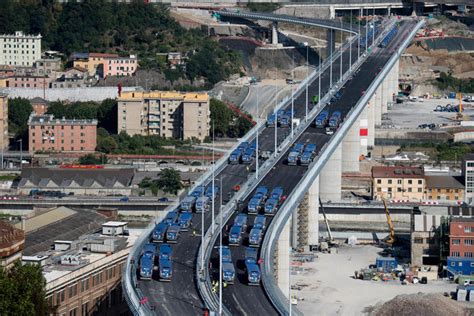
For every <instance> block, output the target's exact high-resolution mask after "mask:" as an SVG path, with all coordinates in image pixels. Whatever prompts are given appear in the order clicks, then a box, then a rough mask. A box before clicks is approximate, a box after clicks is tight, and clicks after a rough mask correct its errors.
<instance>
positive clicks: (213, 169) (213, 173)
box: [211, 122, 216, 235]
mask: <svg viewBox="0 0 474 316" xmlns="http://www.w3.org/2000/svg"><path fill="white" fill-rule="evenodd" d="M214 135H215V129H214V122H212V184H211V186H212V187H211V188H212V214H211V216H212V219H211V233H212V235H214V209H215V204H216V199H215V197H216V196H215V186H214V178H215V176H216V174H215V171H216V168H215V166H216V164H215V161H214Z"/></svg>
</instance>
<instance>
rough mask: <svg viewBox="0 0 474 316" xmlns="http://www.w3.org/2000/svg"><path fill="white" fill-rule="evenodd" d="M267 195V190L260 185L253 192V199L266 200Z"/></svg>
mask: <svg viewBox="0 0 474 316" xmlns="http://www.w3.org/2000/svg"><path fill="white" fill-rule="evenodd" d="M267 195H268V188H267V187H266V186H264V185H261V186H259V187H258V188H257V190H255V194H254V197H261V198H262V199H266V198H267Z"/></svg>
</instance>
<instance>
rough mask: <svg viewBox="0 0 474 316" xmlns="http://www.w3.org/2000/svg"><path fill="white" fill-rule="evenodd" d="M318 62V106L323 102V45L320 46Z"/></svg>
mask: <svg viewBox="0 0 474 316" xmlns="http://www.w3.org/2000/svg"><path fill="white" fill-rule="evenodd" d="M318 59H319V60H318V62H319V76H318V106H319V104H321V103H320V102H321V74H322V67H321V46H320V47H319V53H318Z"/></svg>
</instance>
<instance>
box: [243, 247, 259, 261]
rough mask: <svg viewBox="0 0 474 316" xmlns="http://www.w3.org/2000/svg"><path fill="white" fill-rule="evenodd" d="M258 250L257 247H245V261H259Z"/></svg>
mask: <svg viewBox="0 0 474 316" xmlns="http://www.w3.org/2000/svg"><path fill="white" fill-rule="evenodd" d="M257 252H258V250H257V249H255V248H251V247H247V248H245V263H254V264H256V263H257Z"/></svg>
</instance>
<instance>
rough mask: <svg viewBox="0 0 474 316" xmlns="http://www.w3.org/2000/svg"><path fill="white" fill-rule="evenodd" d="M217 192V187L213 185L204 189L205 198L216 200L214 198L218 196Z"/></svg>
mask: <svg viewBox="0 0 474 316" xmlns="http://www.w3.org/2000/svg"><path fill="white" fill-rule="evenodd" d="M219 192H220V191H219V186H218V185H214V187H213V186H212V185H210V186H208V187H207V189H206V196H207V197H208V198H209V199H210V200H211V201H212V200H214V199H215V198H216V196H218V195H219Z"/></svg>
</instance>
